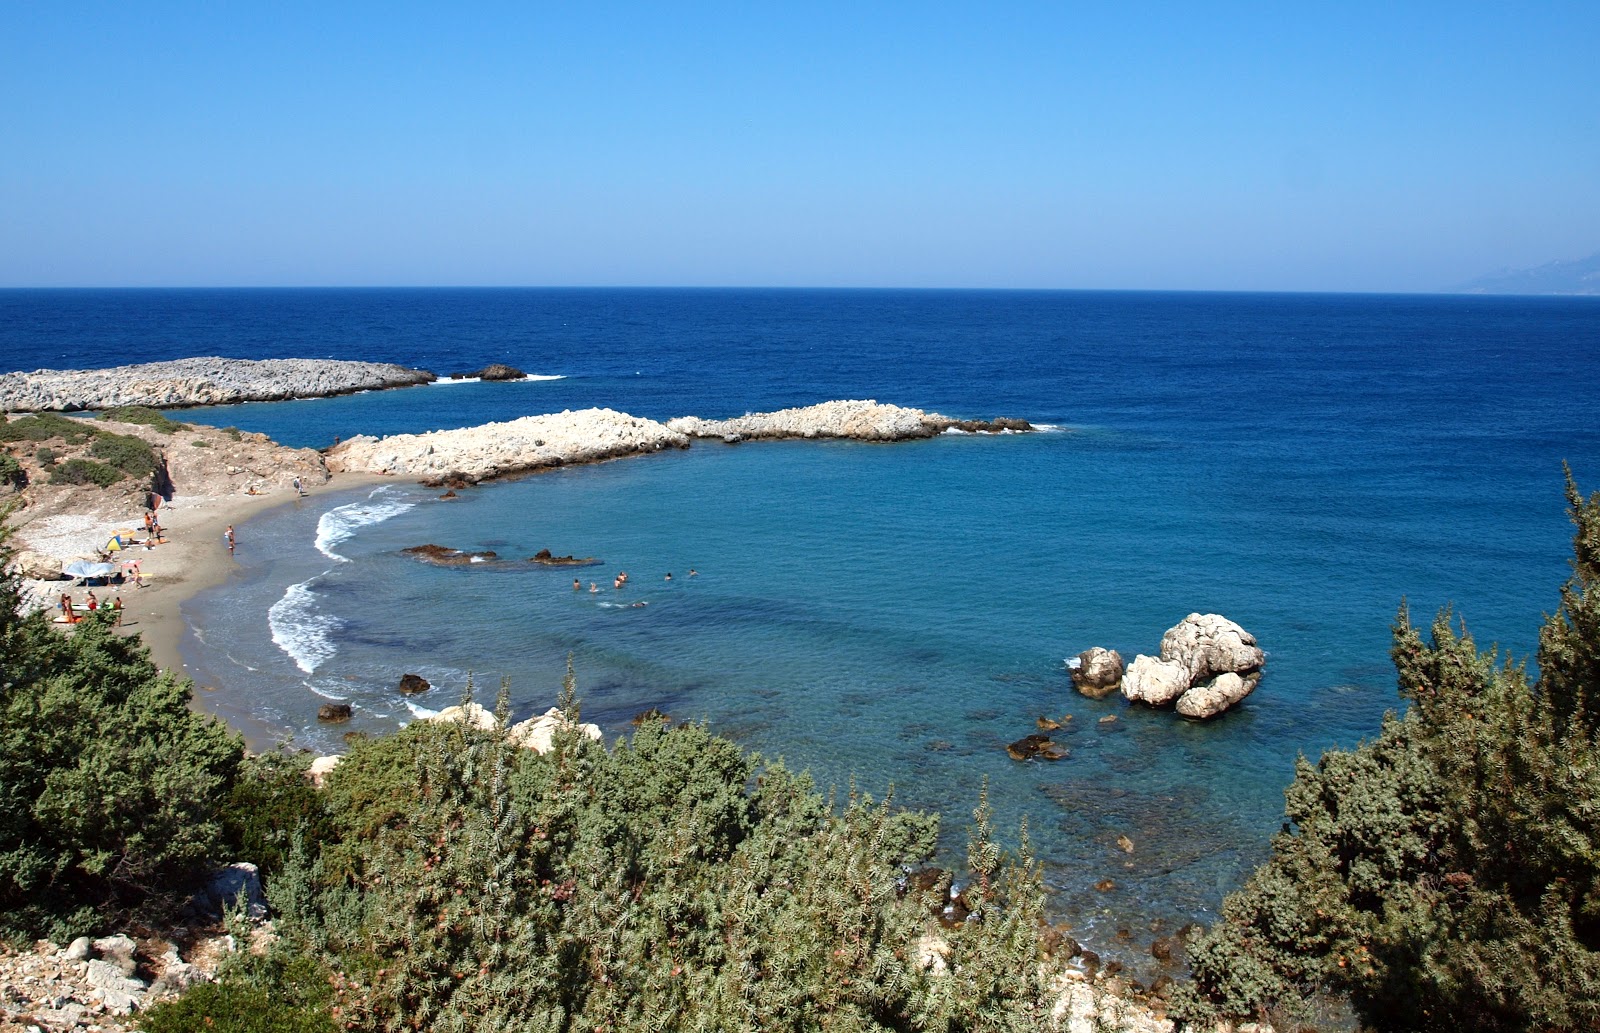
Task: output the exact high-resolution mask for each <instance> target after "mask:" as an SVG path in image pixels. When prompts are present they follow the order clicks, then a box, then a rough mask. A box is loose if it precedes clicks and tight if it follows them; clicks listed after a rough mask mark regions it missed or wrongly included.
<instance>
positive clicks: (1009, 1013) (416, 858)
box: [272, 671, 1050, 1031]
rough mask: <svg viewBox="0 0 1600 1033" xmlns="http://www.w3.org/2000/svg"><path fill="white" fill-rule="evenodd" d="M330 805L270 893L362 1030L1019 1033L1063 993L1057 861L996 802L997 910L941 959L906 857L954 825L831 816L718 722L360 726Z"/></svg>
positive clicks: (961, 934)
mask: <svg viewBox="0 0 1600 1033" xmlns="http://www.w3.org/2000/svg"><path fill="white" fill-rule="evenodd" d="M568 677H569V681H568V686H569V688H568V691H567V693H565V694H564V698H563V701H562V706H563V708H564V710H565V712H566V713H568V714H570V715H572V716H573V718H574V719H576V716H577V709H576V702H575V698H574V695H575V694H574V693H573V692H572V691H571V688H570V686H571V675H570V671H569V676H568ZM323 799H324V802H325V804H326V805H327V807H328V811H329V815H328V829H329V831H328V834H327V838H326V839H325V840H324V841H323V842H322V843H321V844H320V856H312V855H313V854H315V853H317V850H316V847H317V846H318V845H316V844H309V843H307V844H306V845H305V848H304V849H301V850H299V851H295V852H293V854H292V856H291V859H290V861H289V863H288V864H287V865H286V866H285V867H284V869H283V871H282V872H281V873H280V875H279V877H278V878H277V880H275V882H274V884H273V887H274V888H273V891H272V892H273V903H274V906H275V908H276V910H277V912H278V914H279V915H280V928H282V929H283V930H284V931H285V932H286V935H288V936H290V937H292V938H294V940H295V941H296V942H299V943H301V944H304V945H315V949H318V950H323V951H326V952H327V956H328V958H329V959H330V961H331V963H332V964H333V965H334V967H335V968H337V969H339V970H340V971H341V972H342V973H343V974H344V980H345V982H344V984H343V985H342V986H341V987H340V988H339V990H338V996H337V1005H338V1007H339V1008H340V1009H341V1014H342V1015H343V1016H344V1017H346V1018H347V1019H348V1021H350V1022H352V1023H353V1024H354V1027H353V1028H357V1029H364V1030H384V1031H389V1030H393V1031H399V1030H407V1029H413V1028H433V1029H495V1030H511V1031H519V1030H556V1029H559V1030H566V1029H573V1030H576V1029H596V1028H605V1029H608V1030H615V1031H625V1030H645V1029H689V1028H707V1029H789V1030H810V1029H817V1028H833V1029H851V1030H870V1029H904V1030H915V1029H929V1030H932V1029H938V1030H956V1029H977V1028H982V1029H992V1030H1007V1029H1016V1030H1022V1029H1036V1028H1038V1027H1039V1025H1040V1016H1041V1014H1042V1013H1043V1010H1044V1009H1045V1008H1046V1007H1047V1004H1046V1002H1047V1000H1048V990H1047V986H1046V983H1047V980H1048V978H1049V975H1050V973H1049V971H1048V970H1047V969H1046V968H1045V967H1043V965H1042V954H1041V952H1040V949H1039V939H1038V930H1039V916H1040V912H1041V909H1042V900H1043V891H1042V887H1041V884H1040V881H1039V876H1038V872H1037V870H1036V868H1035V867H1034V865H1033V864H1032V862H1031V860H1028V859H1027V857H1026V854H1025V852H1024V857H1023V862H1022V864H1020V865H1008V864H1006V863H1004V861H1003V858H1002V855H1001V852H1000V850H999V849H998V848H997V847H996V846H995V845H994V844H993V842H992V841H991V840H990V839H989V828H988V808H987V804H986V803H983V804H981V805H980V807H979V811H978V812H977V818H978V823H977V826H976V829H975V832H974V836H973V848H972V851H971V864H972V867H973V871H974V887H975V888H974V890H973V891H972V892H971V899H972V901H973V903H974V905H975V907H976V908H977V915H978V918H977V920H975V921H972V922H969V923H966V924H964V925H963V926H961V927H959V928H957V929H954V930H949V931H945V932H944V933H942V935H943V936H944V938H945V939H946V940H947V942H948V945H949V948H950V952H951V953H950V958H949V963H950V967H951V974H950V975H949V976H943V977H940V976H933V975H931V974H930V973H929V972H927V971H925V970H924V968H923V967H922V965H921V963H920V961H919V949H918V948H919V944H920V943H921V942H922V940H923V938H924V937H925V936H927V935H928V934H929V931H930V928H931V919H930V917H929V914H930V907H931V906H932V905H933V904H934V903H935V901H934V900H933V899H931V898H930V899H924V898H920V897H919V896H918V894H917V893H916V892H915V891H908V890H906V889H904V887H903V883H902V881H901V880H902V875H903V871H902V869H901V867H900V863H901V862H903V861H905V862H917V861H921V860H924V859H925V858H926V857H927V855H928V853H929V851H930V850H931V848H932V842H933V833H934V831H935V820H934V819H930V818H926V817H922V816H906V815H903V814H901V813H899V812H897V811H895V810H894V809H893V808H892V807H891V806H890V805H889V803H888V802H887V801H886V802H884V803H881V804H879V803H875V802H874V801H872V800H871V799H870V798H868V797H866V796H864V795H857V794H854V793H852V794H851V795H850V797H849V798H848V800H847V801H846V802H845V805H844V807H843V808H842V810H838V811H836V810H835V809H834V808H833V807H831V806H830V805H829V803H828V802H827V801H825V800H824V799H823V798H822V797H821V796H820V795H818V794H817V793H816V791H815V790H814V788H813V787H812V785H811V782H810V780H809V779H808V778H806V777H805V776H803V775H794V774H792V773H790V772H788V771H787V770H785V769H784V768H783V767H782V766H781V765H770V766H762V765H761V764H760V763H759V762H758V761H757V760H756V759H755V758H752V757H749V756H747V755H745V754H744V753H742V752H741V751H740V750H739V749H738V747H737V746H735V745H734V744H732V743H729V742H727V741H726V740H723V739H719V738H717V737H716V736H714V735H711V734H710V733H709V732H708V731H707V730H706V729H705V728H703V727H700V726H696V725H688V726H680V727H675V728H665V727H662V726H661V725H660V724H657V723H653V722H652V723H647V724H645V725H644V726H642V727H641V728H640V729H639V730H638V732H637V733H636V734H635V735H634V737H633V739H632V741H631V742H627V743H622V744H619V745H618V746H617V748H616V749H614V750H607V749H606V748H605V747H604V746H603V745H601V744H598V743H593V742H591V741H590V740H588V739H587V738H584V737H582V736H581V735H578V734H576V733H575V732H568V733H564V734H558V735H557V737H556V741H555V743H554V745H553V748H552V750H551V752H550V753H548V754H545V755H538V754H535V753H532V752H530V751H528V750H524V749H520V748H517V747H515V746H513V745H512V744H510V743H509V742H508V741H507V739H506V736H505V734H504V733H503V732H498V731H494V732H484V731H478V730H475V729H470V728H466V727H463V726H460V725H438V724H428V723H420V722H419V723H418V724H416V725H413V726H411V727H409V728H407V729H405V730H404V731H402V732H400V733H399V734H397V735H394V736H390V737H387V738H382V739H373V740H367V741H364V742H357V743H355V744H353V746H352V748H351V751H350V753H349V754H348V756H347V757H346V759H345V761H344V762H343V763H342V764H341V765H340V766H339V767H338V768H336V769H335V770H334V772H333V773H332V774H331V775H330V776H329V778H328V785H327V789H326V790H325V796H324V798H323ZM937 903H940V904H942V903H943V899H942V898H941V899H939V900H938V901H937Z"/></svg>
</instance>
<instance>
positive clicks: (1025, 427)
mask: <svg viewBox="0 0 1600 1033" xmlns="http://www.w3.org/2000/svg"><path fill="white" fill-rule="evenodd" d="M667 426H668V427H670V428H671V429H672V430H675V431H678V432H679V433H682V434H687V435H688V436H690V437H694V438H721V439H722V440H723V441H727V442H729V443H730V444H731V443H734V442H738V441H745V440H750V439H757V438H850V439H852V440H855V441H909V440H912V439H915V438H931V437H933V436H934V435H935V434H943V433H944V432H946V431H950V430H954V431H965V432H968V433H990V434H998V433H1006V432H1012V433H1015V432H1022V431H1030V430H1032V429H1033V426H1032V425H1031V424H1029V423H1028V422H1027V421H1026V420H1015V419H998V420H957V419H952V418H951V417H949V416H941V415H939V414H938V413H930V412H925V411H923V410H921V409H906V408H902V407H901V406H898V405H884V404H880V403H878V402H876V401H871V400H868V401H835V402H821V403H819V404H817V405H808V406H804V407H801V408H796V409H780V410H778V411H777V412H766V413H747V414H745V415H744V416H739V417H735V418H734V419H731V420H706V419H701V418H700V417H698V416H680V417H678V418H677V419H674V420H668V421H667Z"/></svg>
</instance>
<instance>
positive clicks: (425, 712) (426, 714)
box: [406, 700, 439, 719]
mask: <svg viewBox="0 0 1600 1033" xmlns="http://www.w3.org/2000/svg"><path fill="white" fill-rule="evenodd" d="M406 709H407V710H409V711H411V713H412V714H414V715H415V716H416V717H417V718H419V719H427V718H430V717H438V716H439V712H438V711H437V710H429V709H428V708H427V707H419V706H417V705H416V704H415V703H413V702H411V701H410V700H406Z"/></svg>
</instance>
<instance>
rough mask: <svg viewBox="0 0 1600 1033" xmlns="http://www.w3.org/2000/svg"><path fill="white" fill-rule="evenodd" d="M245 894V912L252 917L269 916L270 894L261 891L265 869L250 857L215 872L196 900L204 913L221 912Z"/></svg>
mask: <svg viewBox="0 0 1600 1033" xmlns="http://www.w3.org/2000/svg"><path fill="white" fill-rule="evenodd" d="M241 898H242V899H243V902H244V907H245V914H247V915H248V916H249V917H251V918H254V919H262V918H265V917H267V898H266V895H265V894H263V893H262V892H261V872H260V870H259V869H258V868H256V866H255V865H253V864H251V863H249V862H248V861H235V862H234V863H233V864H228V865H223V866H222V867H221V868H218V869H217V870H216V871H214V872H212V873H211V878H210V879H209V880H207V882H206V884H205V886H204V888H202V889H201V890H200V892H199V893H197V894H195V898H194V904H195V907H196V909H197V910H199V911H200V912H201V913H203V914H207V915H216V916H221V915H222V914H224V913H225V912H226V911H228V910H229V909H231V908H233V907H234V906H235V905H236V904H237V903H238V902H239V901H240V899H241Z"/></svg>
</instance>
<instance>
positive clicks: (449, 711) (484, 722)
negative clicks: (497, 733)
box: [423, 703, 498, 732]
mask: <svg viewBox="0 0 1600 1033" xmlns="http://www.w3.org/2000/svg"><path fill="white" fill-rule="evenodd" d="M423 720H424V721H432V722H434V723H435V724H448V723H450V722H455V723H457V724H463V725H467V726H468V727H471V728H477V729H479V730H481V731H485V732H492V731H494V729H495V726H496V724H498V722H497V721H496V720H495V716H494V711H492V710H489V709H487V708H485V707H484V706H482V705H481V704H478V703H468V704H466V705H465V706H454V707H445V708H444V709H443V710H441V711H439V712H438V713H437V714H432V715H430V716H428V717H425V718H423Z"/></svg>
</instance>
